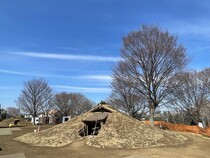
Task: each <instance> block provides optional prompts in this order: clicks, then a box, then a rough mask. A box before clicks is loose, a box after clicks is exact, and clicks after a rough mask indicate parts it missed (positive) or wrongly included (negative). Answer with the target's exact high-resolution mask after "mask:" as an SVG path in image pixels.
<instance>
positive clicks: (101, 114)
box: [83, 112, 108, 122]
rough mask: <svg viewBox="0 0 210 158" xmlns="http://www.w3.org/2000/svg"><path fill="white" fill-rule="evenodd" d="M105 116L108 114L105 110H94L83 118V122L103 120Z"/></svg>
mask: <svg viewBox="0 0 210 158" xmlns="http://www.w3.org/2000/svg"><path fill="white" fill-rule="evenodd" d="M107 116H108V113H107V112H95V113H93V114H92V115H90V116H89V117H87V118H85V119H84V120H83V122H93V121H102V120H105V119H106V118H107Z"/></svg>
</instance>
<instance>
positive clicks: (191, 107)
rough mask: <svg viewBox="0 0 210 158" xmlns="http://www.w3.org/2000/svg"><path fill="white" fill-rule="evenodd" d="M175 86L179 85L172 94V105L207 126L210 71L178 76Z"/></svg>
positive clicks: (209, 101)
mask: <svg viewBox="0 0 210 158" xmlns="http://www.w3.org/2000/svg"><path fill="white" fill-rule="evenodd" d="M175 84H179V85H178V86H174V87H175V88H174V89H173V91H172V93H171V94H172V95H171V97H172V98H173V102H172V105H173V106H174V105H175V107H176V108H180V109H181V110H183V111H185V112H186V113H187V114H188V115H190V116H191V118H192V119H194V120H195V121H196V122H199V121H202V122H203V124H204V126H205V125H206V121H208V122H209V114H210V97H209V96H210V69H205V70H202V71H200V72H197V71H190V72H183V73H180V74H177V75H176V82H175Z"/></svg>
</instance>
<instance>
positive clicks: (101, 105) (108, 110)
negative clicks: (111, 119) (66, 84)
mask: <svg viewBox="0 0 210 158" xmlns="http://www.w3.org/2000/svg"><path fill="white" fill-rule="evenodd" d="M101 109H103V110H105V111H106V112H115V110H114V109H112V108H111V107H110V106H109V105H108V104H99V105H98V106H96V107H94V108H93V109H92V110H91V112H98V111H100V110H101Z"/></svg>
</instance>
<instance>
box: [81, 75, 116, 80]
mask: <svg viewBox="0 0 210 158" xmlns="http://www.w3.org/2000/svg"><path fill="white" fill-rule="evenodd" d="M80 78H84V79H91V80H99V81H111V80H112V77H111V76H109V75H87V76H80Z"/></svg>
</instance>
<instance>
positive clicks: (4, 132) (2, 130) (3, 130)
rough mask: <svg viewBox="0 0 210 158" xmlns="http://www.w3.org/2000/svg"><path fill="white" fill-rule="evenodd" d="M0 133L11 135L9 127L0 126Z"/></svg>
mask: <svg viewBox="0 0 210 158" xmlns="http://www.w3.org/2000/svg"><path fill="white" fill-rule="evenodd" d="M0 135H12V132H11V130H10V128H0Z"/></svg>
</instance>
